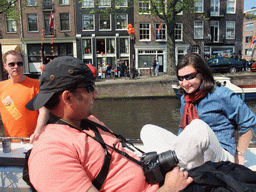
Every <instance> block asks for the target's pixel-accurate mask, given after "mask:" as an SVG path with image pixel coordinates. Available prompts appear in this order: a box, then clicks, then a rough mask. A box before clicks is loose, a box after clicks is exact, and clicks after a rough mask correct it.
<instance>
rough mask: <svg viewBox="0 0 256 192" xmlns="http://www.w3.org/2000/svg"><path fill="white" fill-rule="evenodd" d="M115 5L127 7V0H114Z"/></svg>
mask: <svg viewBox="0 0 256 192" xmlns="http://www.w3.org/2000/svg"><path fill="white" fill-rule="evenodd" d="M115 2H116V7H127V6H128V3H127V0H116V1H115Z"/></svg>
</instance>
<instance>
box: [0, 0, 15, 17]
mask: <svg viewBox="0 0 256 192" xmlns="http://www.w3.org/2000/svg"><path fill="white" fill-rule="evenodd" d="M17 1H18V0H0V15H3V16H9V17H11V18H16V17H17V16H18V13H17V12H16V9H15V3H16V2H17Z"/></svg>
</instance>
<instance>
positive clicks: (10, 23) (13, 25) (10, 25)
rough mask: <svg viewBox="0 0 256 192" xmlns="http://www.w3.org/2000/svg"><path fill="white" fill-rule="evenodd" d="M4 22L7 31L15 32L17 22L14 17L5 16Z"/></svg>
mask: <svg viewBox="0 0 256 192" xmlns="http://www.w3.org/2000/svg"><path fill="white" fill-rule="evenodd" d="M6 23H7V32H8V33H13V32H17V22H16V21H15V20H14V19H11V18H9V17H7V20H6Z"/></svg>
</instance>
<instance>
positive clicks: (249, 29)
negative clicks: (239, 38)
mask: <svg viewBox="0 0 256 192" xmlns="http://www.w3.org/2000/svg"><path fill="white" fill-rule="evenodd" d="M245 31H253V23H247V24H245Z"/></svg>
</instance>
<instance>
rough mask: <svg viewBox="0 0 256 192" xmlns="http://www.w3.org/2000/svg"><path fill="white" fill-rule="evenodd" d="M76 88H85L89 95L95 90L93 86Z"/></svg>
mask: <svg viewBox="0 0 256 192" xmlns="http://www.w3.org/2000/svg"><path fill="white" fill-rule="evenodd" d="M76 88H85V89H86V91H87V92H88V93H92V92H93V91H94V90H95V88H94V87H93V85H80V86H78V87H76Z"/></svg>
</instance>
